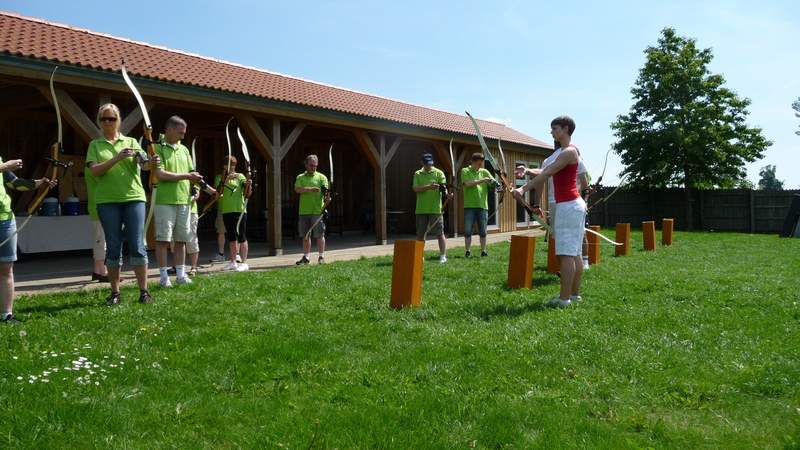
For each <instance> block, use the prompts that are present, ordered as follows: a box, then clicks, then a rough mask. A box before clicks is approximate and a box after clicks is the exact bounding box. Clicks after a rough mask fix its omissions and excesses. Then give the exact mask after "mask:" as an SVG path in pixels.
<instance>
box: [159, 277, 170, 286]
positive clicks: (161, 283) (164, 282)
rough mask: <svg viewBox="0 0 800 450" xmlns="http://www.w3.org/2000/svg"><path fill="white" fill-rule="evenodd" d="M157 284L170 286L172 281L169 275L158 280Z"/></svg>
mask: <svg viewBox="0 0 800 450" xmlns="http://www.w3.org/2000/svg"><path fill="white" fill-rule="evenodd" d="M158 284H159V285H161V287H164V288H168V287H172V282H171V281H169V277H167V278H161V279H160V280H158Z"/></svg>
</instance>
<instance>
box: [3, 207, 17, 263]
mask: <svg viewBox="0 0 800 450" xmlns="http://www.w3.org/2000/svg"><path fill="white" fill-rule="evenodd" d="M16 233H17V221H16V220H15V219H14V218H13V217H12V218H11V220H0V242H3V241H5V240H6V239H8V242H6V243H5V245H3V246H2V247H0V263H12V262H14V261H16V260H17V234H16ZM9 236H11V238H8V237H9Z"/></svg>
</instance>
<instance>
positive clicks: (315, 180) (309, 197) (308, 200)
mask: <svg viewBox="0 0 800 450" xmlns="http://www.w3.org/2000/svg"><path fill="white" fill-rule="evenodd" d="M294 187H296V188H298V187H300V188H311V187H315V188H320V189H321V188H322V187H325V189H327V188H328V187H329V185H328V177H326V176H325V175H323V174H321V173H319V172H314V173H313V174H311V175H309V174H308V172H303V173H301V174H300V175H298V176H297V179H296V180H295V182H294ZM323 203H324V200H323V195H322V191H321V190H320V192H306V193H304V194H300V211H299V214H300V215H309V214H322V204H323Z"/></svg>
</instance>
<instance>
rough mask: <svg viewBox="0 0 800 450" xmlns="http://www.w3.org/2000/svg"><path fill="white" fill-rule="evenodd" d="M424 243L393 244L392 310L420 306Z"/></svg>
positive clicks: (404, 241)
mask: <svg viewBox="0 0 800 450" xmlns="http://www.w3.org/2000/svg"><path fill="white" fill-rule="evenodd" d="M424 250H425V242H423V241H417V240H410V239H408V240H399V241H395V242H394V257H393V259H392V301H391V306H392V308H394V309H402V308H407V307H417V306H420V305H421V304H422V258H423V256H424Z"/></svg>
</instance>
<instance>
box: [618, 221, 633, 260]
mask: <svg viewBox="0 0 800 450" xmlns="http://www.w3.org/2000/svg"><path fill="white" fill-rule="evenodd" d="M616 241H617V242H621V243H622V245H617V246H615V247H614V256H630V254H631V224H629V223H618V224H617V238H616Z"/></svg>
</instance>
